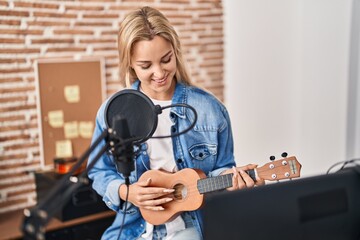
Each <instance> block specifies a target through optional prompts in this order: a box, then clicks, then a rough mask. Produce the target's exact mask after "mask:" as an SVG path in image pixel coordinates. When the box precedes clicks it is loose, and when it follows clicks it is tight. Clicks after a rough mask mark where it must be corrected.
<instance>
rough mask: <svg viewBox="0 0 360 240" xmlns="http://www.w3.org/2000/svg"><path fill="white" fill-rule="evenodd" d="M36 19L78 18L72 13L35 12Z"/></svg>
mask: <svg viewBox="0 0 360 240" xmlns="http://www.w3.org/2000/svg"><path fill="white" fill-rule="evenodd" d="M34 17H51V18H60V19H61V18H76V17H77V14H70V13H52V12H34Z"/></svg>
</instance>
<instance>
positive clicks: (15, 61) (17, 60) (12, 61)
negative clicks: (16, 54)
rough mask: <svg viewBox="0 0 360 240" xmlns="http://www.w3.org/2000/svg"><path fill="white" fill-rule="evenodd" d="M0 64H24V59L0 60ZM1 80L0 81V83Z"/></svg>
mask: <svg viewBox="0 0 360 240" xmlns="http://www.w3.org/2000/svg"><path fill="white" fill-rule="evenodd" d="M0 63H2V64H4V63H26V59H23V58H19V59H18V58H0ZM1 81H2V79H0V82H1Z"/></svg>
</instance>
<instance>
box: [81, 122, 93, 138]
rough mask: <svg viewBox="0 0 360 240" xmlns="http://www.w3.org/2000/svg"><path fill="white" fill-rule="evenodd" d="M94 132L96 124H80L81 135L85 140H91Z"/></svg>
mask: <svg viewBox="0 0 360 240" xmlns="http://www.w3.org/2000/svg"><path fill="white" fill-rule="evenodd" d="M93 131H94V123H93V122H91V121H88V122H80V123H79V133H80V136H81V137H83V138H91V136H92V134H93Z"/></svg>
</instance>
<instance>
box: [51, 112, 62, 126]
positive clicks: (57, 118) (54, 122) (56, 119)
mask: <svg viewBox="0 0 360 240" xmlns="http://www.w3.org/2000/svg"><path fill="white" fill-rule="evenodd" d="M48 119H49V124H50V126H52V127H53V128H60V127H62V126H63V125H64V112H63V111H62V110H57V111H50V112H48Z"/></svg>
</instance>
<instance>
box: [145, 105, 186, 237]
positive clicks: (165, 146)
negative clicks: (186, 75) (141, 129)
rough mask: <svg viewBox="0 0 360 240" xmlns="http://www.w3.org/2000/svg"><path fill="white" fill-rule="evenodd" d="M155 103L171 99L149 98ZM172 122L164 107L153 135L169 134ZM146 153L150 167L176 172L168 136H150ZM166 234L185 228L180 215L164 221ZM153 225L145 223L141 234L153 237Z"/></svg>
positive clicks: (170, 235)
mask: <svg viewBox="0 0 360 240" xmlns="http://www.w3.org/2000/svg"><path fill="white" fill-rule="evenodd" d="M151 100H152V101H153V103H154V104H155V105H160V106H162V107H163V106H168V105H171V100H168V101H160V100H155V99H151ZM172 125H173V123H172V122H171V119H170V108H166V109H164V110H163V111H162V113H161V114H159V115H158V125H157V128H156V130H155V132H154V134H153V136H169V135H170V134H171V131H170V129H171V126H172ZM147 144H148V155H149V158H150V169H156V170H159V169H163V170H165V171H167V172H176V171H177V170H178V169H177V166H176V164H175V159H174V151H173V145H172V140H171V138H170V137H168V138H155V139H152V138H150V139H149V140H147ZM165 226H166V232H167V236H166V238H165V240H169V239H171V238H172V237H173V236H174V235H175V233H176V232H177V231H180V230H183V229H185V223H184V221H183V219H182V218H181V216H178V217H177V218H175V219H174V220H172V221H171V222H167V223H165ZM153 229H154V226H153V225H152V224H150V223H148V222H147V223H146V232H145V233H144V234H143V235H142V236H141V237H142V238H144V239H146V240H151V239H152V237H153Z"/></svg>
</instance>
